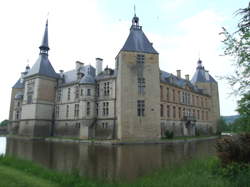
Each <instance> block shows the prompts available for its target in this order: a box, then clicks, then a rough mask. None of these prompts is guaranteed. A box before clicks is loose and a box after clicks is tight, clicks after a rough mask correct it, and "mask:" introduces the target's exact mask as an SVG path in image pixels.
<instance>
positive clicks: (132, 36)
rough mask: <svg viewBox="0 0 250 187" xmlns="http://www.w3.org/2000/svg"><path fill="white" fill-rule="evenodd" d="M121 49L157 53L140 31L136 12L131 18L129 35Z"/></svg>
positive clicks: (140, 27)
mask: <svg viewBox="0 0 250 187" xmlns="http://www.w3.org/2000/svg"><path fill="white" fill-rule="evenodd" d="M121 51H131V52H142V53H153V54H158V52H157V51H156V50H155V49H154V48H153V45H152V43H151V42H150V41H149V40H148V38H147V37H146V35H145V34H144V32H143V31H142V26H140V25H139V17H137V16H136V14H135V15H134V17H133V19H132V25H131V27H130V33H129V36H128V38H127V40H126V42H125V44H124V46H123V47H122V49H121Z"/></svg>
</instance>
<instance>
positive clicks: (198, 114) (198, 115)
mask: <svg viewBox="0 0 250 187" xmlns="http://www.w3.org/2000/svg"><path fill="white" fill-rule="evenodd" d="M197 119H198V120H200V111H199V110H197Z"/></svg>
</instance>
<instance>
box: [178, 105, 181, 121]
mask: <svg viewBox="0 0 250 187" xmlns="http://www.w3.org/2000/svg"><path fill="white" fill-rule="evenodd" d="M178 113H179V119H181V107H179V108H178Z"/></svg>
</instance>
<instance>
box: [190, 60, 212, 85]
mask: <svg viewBox="0 0 250 187" xmlns="http://www.w3.org/2000/svg"><path fill="white" fill-rule="evenodd" d="M191 82H192V83H197V82H214V83H217V82H216V80H215V79H214V78H213V77H212V76H211V75H210V74H209V73H208V71H206V70H205V68H204V66H202V61H201V60H199V61H198V67H197V68H196V72H195V74H194V76H193V78H192V79H191Z"/></svg>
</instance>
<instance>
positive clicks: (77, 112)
mask: <svg viewBox="0 0 250 187" xmlns="http://www.w3.org/2000/svg"><path fill="white" fill-rule="evenodd" d="M74 114H75V117H79V104H75V111H74Z"/></svg>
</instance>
